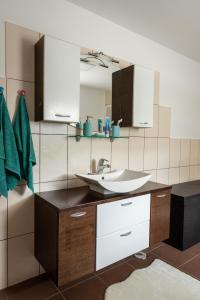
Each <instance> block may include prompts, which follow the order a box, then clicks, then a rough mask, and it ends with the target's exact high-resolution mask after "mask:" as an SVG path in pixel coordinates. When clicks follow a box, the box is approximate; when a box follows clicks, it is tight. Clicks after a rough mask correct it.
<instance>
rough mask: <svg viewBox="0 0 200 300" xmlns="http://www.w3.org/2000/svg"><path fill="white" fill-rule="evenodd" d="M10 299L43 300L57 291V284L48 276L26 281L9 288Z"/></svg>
mask: <svg viewBox="0 0 200 300" xmlns="http://www.w3.org/2000/svg"><path fill="white" fill-rule="evenodd" d="M6 292H7V296H8V300H41V299H44V298H48V297H50V296H51V295H53V294H55V293H56V292H57V288H56V286H55V284H54V283H53V282H52V281H51V280H49V279H48V278H47V277H46V276H40V277H38V278H35V279H31V280H28V281H25V282H23V283H20V284H17V285H15V286H12V287H10V288H8V289H7V291H6Z"/></svg>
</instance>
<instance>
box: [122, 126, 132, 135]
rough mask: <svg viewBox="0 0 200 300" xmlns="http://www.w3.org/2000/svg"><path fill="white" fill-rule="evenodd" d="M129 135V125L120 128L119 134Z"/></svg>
mask: <svg viewBox="0 0 200 300" xmlns="http://www.w3.org/2000/svg"><path fill="white" fill-rule="evenodd" d="M129 135H130V128H129V127H122V128H120V136H129Z"/></svg>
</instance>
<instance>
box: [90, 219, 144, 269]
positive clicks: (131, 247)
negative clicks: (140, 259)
mask: <svg viewBox="0 0 200 300" xmlns="http://www.w3.org/2000/svg"><path fill="white" fill-rule="evenodd" d="M147 247H149V221H146V222H143V223H140V224H137V225H133V226H130V227H125V228H123V229H121V230H119V231H118V232H115V233H113V234H110V235H107V236H105V237H100V238H97V243H96V270H100V269H102V268H104V267H106V266H108V265H110V264H112V263H114V262H116V261H118V260H121V259H123V258H125V257H127V256H130V255H132V254H134V253H136V252H138V251H141V250H143V249H145V248H147Z"/></svg>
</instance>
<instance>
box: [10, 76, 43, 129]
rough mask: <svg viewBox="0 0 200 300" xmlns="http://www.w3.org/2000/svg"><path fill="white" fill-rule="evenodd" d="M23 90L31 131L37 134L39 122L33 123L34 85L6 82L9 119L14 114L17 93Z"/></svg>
mask: <svg viewBox="0 0 200 300" xmlns="http://www.w3.org/2000/svg"><path fill="white" fill-rule="evenodd" d="M20 89H24V90H25V91H26V104H27V110H28V114H29V118H30V124H31V131H32V132H33V133H39V122H34V101H35V100H34V84H33V83H30V82H25V81H19V80H12V79H8V80H7V104H8V110H9V113H10V117H11V119H13V116H14V114H15V111H16V108H17V103H18V95H17V91H18V90H20Z"/></svg>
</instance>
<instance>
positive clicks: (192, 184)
mask: <svg viewBox="0 0 200 300" xmlns="http://www.w3.org/2000/svg"><path fill="white" fill-rule="evenodd" d="M172 194H173V195H176V196H179V197H183V198H185V197H190V196H196V195H200V180H195V181H188V182H183V183H179V184H175V185H173V187H172Z"/></svg>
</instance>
